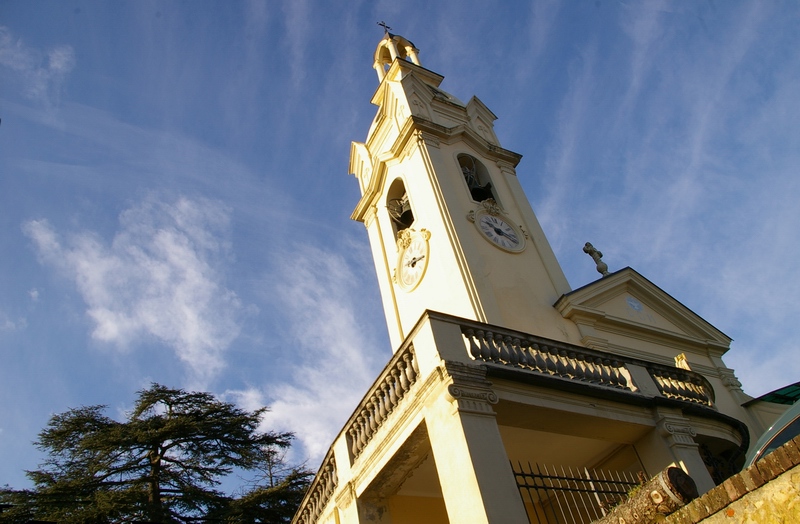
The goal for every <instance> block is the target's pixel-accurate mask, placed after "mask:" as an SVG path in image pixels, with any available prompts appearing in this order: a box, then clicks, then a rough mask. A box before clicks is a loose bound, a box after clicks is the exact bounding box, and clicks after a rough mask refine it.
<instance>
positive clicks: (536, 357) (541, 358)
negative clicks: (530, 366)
mask: <svg viewBox="0 0 800 524" xmlns="http://www.w3.org/2000/svg"><path fill="white" fill-rule="evenodd" d="M532 350H533V351H534V353H533V361H534V364H535V366H536V371H538V372H540V373H547V361H546V360H545V355H543V354H542V351H541V350H540V349H539V346H538V344H533V346H532Z"/></svg>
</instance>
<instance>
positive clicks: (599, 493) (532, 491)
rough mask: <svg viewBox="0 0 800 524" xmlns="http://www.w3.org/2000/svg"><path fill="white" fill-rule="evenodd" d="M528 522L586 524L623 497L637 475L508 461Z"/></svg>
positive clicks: (597, 517) (600, 515)
mask: <svg viewBox="0 0 800 524" xmlns="http://www.w3.org/2000/svg"><path fill="white" fill-rule="evenodd" d="M512 469H513V470H514V475H515V477H516V480H517V487H518V488H519V492H520V495H521V496H522V501H523V502H524V503H525V509H526V510H527V511H528V520H529V521H530V522H531V524H584V523H585V524H589V523H590V522H593V521H595V520H597V519H599V518H601V517H603V516H605V514H606V513H607V512H608V511H609V510H610V509H611V508H613V507H614V506H616V505H617V504H618V503H620V502H621V501H624V500H625V499H626V498H627V494H628V492H630V491H631V489H633V488H635V487H636V486H638V485H640V484H641V476H642V475H641V474H639V475H638V476H637V475H636V474H633V473H630V472H626V471H602V470H596V469H592V470H590V469H588V468H572V467H564V466H547V465H541V464H534V465H531V464H530V463H528V464H527V468H526V467H525V466H523V465H522V464H521V463H517V465H514V464H512Z"/></svg>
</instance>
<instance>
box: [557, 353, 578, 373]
mask: <svg viewBox="0 0 800 524" xmlns="http://www.w3.org/2000/svg"><path fill="white" fill-rule="evenodd" d="M559 354H561V355H563V358H564V368H565V369H566V370H567V375H569V377H570V378H572V379H576V378H579V377H578V368H577V367H575V366H576V364H577V363H576V362H575V352H574V351H568V350H565V349H562V350H561V351H559Z"/></svg>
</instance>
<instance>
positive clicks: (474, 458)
mask: <svg viewBox="0 0 800 524" xmlns="http://www.w3.org/2000/svg"><path fill="white" fill-rule="evenodd" d="M442 371H443V372H444V375H445V377H444V378H445V379H446V382H445V383H447V382H449V384H448V385H447V393H446V394H443V395H438V396H437V398H436V399H435V400H434V401H433V402H432V404H431V405H429V406H428V409H427V412H426V416H425V422H426V425H427V427H428V435H429V438H430V443H431V448H432V449H433V456H434V460H435V462H436V470H437V472H438V475H439V482H440V484H441V487H442V494H443V496H444V501H445V506H446V508H447V515H448V518H449V520H450V522H451V523H452V524H459V523H464V524H481V523H486V524H489V523H497V522H503V523H508V524H514V523H519V524H527V522H528V518H527V515H526V513H525V507H524V505H523V503H522V499H521V497H520V495H519V491H518V489H517V486H516V482H515V481H514V474H513V472H512V470H511V465H510V463H509V461H508V456H507V455H506V452H505V447H504V446H503V441H502V439H501V437H500V431H499V429H498V427H497V421H496V419H495V412H494V410H493V409H492V404H496V403H497V401H498V399H497V395H495V393H494V392H493V391H492V389H491V383H489V382H487V381H486V378H485V377H486V369H485V367H484V366H479V365H474V364H473V365H470V364H464V363H459V362H453V361H445V362H444V365H443V369H442ZM448 379H449V380H448Z"/></svg>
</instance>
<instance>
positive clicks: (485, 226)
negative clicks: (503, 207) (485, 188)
mask: <svg viewBox="0 0 800 524" xmlns="http://www.w3.org/2000/svg"><path fill="white" fill-rule="evenodd" d="M483 204H484V207H483V208H482V209H478V210H477V211H472V212H470V214H469V215H468V217H467V218H469V219H470V220H471V221H472V222H474V223H475V227H476V228H477V229H478V231H479V232H480V233H481V236H483V238H484V239H486V240H488V241H489V242H490V243H491V244H493V245H494V246H496V247H499V248H500V249H503V250H505V251H509V252H511V253H519V252H520V251H522V250H523V249H525V234H524V233H523V232H522V230H521V229H520V228H519V227H518V226H516V225H515V224H514V223H513V222H511V221H510V220H508V219H507V218H505V217H504V216H502V215H501V214H500V213H501V211H500V209H499V208H498V207H497V205H496V204H494V202H489V201H488V200H486V201H484V203H483Z"/></svg>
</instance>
